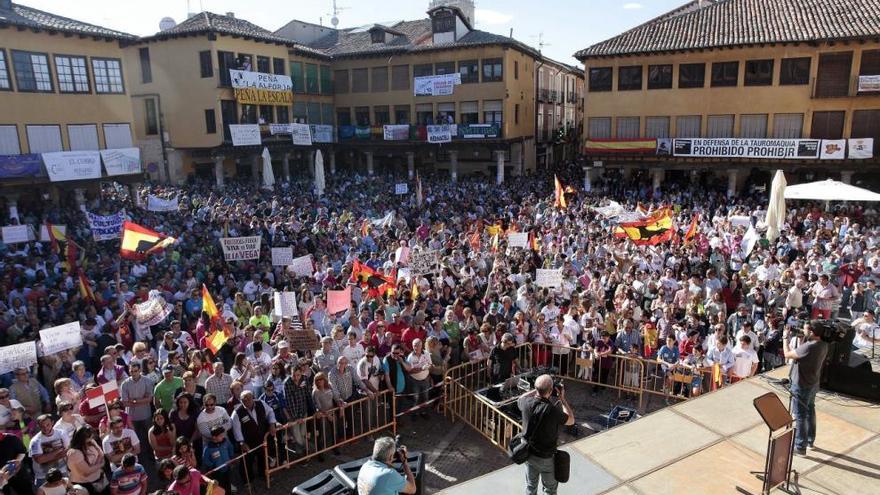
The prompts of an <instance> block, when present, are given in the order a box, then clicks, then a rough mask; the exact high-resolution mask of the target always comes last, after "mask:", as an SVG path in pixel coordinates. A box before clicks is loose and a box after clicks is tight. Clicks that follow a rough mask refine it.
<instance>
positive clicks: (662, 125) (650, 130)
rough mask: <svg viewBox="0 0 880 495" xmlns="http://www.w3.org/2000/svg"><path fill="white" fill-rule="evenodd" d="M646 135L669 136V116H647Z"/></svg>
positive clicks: (647, 136)
mask: <svg viewBox="0 0 880 495" xmlns="http://www.w3.org/2000/svg"><path fill="white" fill-rule="evenodd" d="M669 82H672V80H670V81H669ZM645 137H646V138H668V137H669V117H647V118H645Z"/></svg>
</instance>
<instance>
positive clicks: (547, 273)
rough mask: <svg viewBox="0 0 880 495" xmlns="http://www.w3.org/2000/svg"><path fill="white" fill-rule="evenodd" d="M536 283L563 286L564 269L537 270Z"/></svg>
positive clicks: (544, 285) (555, 286)
mask: <svg viewBox="0 0 880 495" xmlns="http://www.w3.org/2000/svg"><path fill="white" fill-rule="evenodd" d="M535 284H536V285H537V286H538V287H551V288H559V287H562V269H561V268H560V269H558V270H542V269H541V268H538V269H537V270H535Z"/></svg>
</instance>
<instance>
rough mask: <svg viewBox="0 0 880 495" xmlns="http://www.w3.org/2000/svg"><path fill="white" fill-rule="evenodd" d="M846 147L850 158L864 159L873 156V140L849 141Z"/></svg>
mask: <svg viewBox="0 0 880 495" xmlns="http://www.w3.org/2000/svg"><path fill="white" fill-rule="evenodd" d="M848 146H849V157H850V158H857V159H864V158H872V157H873V156H874V138H859V139H850V140H849V141H848Z"/></svg>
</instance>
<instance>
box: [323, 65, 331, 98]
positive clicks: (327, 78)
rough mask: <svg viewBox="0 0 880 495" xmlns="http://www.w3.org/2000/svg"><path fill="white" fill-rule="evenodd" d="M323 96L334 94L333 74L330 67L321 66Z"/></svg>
mask: <svg viewBox="0 0 880 495" xmlns="http://www.w3.org/2000/svg"><path fill="white" fill-rule="evenodd" d="M321 94H322V95H332V94H333V72H331V71H330V66H329V65H322V66H321Z"/></svg>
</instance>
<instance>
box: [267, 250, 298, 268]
mask: <svg viewBox="0 0 880 495" xmlns="http://www.w3.org/2000/svg"><path fill="white" fill-rule="evenodd" d="M291 263H293V248H292V247H291V246H287V247H273V248H272V266H286V265H290V264H291Z"/></svg>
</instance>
